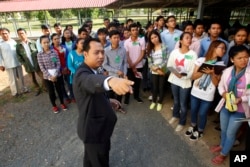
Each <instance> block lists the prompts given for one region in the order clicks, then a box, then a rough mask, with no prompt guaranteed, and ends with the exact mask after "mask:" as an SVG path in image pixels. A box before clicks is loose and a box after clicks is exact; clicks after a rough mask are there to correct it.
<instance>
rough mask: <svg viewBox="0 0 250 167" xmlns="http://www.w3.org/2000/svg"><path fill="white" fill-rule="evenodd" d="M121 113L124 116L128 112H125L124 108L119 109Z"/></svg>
mask: <svg viewBox="0 0 250 167" xmlns="http://www.w3.org/2000/svg"><path fill="white" fill-rule="evenodd" d="M118 111H119V112H121V113H123V114H126V113H127V112H126V111H125V110H123V109H122V108H119V109H118Z"/></svg>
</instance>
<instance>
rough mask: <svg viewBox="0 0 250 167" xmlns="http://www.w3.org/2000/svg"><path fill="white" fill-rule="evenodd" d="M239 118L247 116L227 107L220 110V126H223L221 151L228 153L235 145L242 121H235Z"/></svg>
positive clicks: (224, 153)
mask: <svg viewBox="0 0 250 167" xmlns="http://www.w3.org/2000/svg"><path fill="white" fill-rule="evenodd" d="M238 118H245V114H244V113H240V112H229V111H228V110H227V109H226V108H225V107H223V108H222V110H221V112H220V126H221V142H220V146H221V147H222V150H221V153H222V154H223V155H227V154H228V153H229V151H230V150H231V148H232V147H233V144H234V141H235V137H236V134H237V131H238V129H239V128H240V126H241V124H242V123H241V122H235V120H236V119H238Z"/></svg>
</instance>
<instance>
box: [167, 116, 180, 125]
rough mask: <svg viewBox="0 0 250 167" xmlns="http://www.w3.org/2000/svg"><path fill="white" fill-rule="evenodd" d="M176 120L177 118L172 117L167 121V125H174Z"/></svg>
mask: <svg viewBox="0 0 250 167" xmlns="http://www.w3.org/2000/svg"><path fill="white" fill-rule="evenodd" d="M177 120H178V118H176V117H172V118H171V119H170V120H169V121H168V123H169V124H173V123H175V121H177Z"/></svg>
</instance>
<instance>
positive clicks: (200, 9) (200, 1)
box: [197, 0, 204, 19]
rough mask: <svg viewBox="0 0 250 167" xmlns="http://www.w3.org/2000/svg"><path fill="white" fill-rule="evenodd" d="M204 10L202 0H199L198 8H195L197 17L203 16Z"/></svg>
mask: <svg viewBox="0 0 250 167" xmlns="http://www.w3.org/2000/svg"><path fill="white" fill-rule="evenodd" d="M203 12H204V0H199V5H198V10H197V19H202V18H203Z"/></svg>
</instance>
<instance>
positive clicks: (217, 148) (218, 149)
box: [209, 145, 222, 153]
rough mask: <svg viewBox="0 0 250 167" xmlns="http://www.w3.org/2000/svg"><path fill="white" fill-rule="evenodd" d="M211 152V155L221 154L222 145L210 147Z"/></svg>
mask: <svg viewBox="0 0 250 167" xmlns="http://www.w3.org/2000/svg"><path fill="white" fill-rule="evenodd" d="M209 150H210V152H211V153H216V152H220V151H221V150H222V147H221V146H220V145H215V146H212V147H210V149H209Z"/></svg>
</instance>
